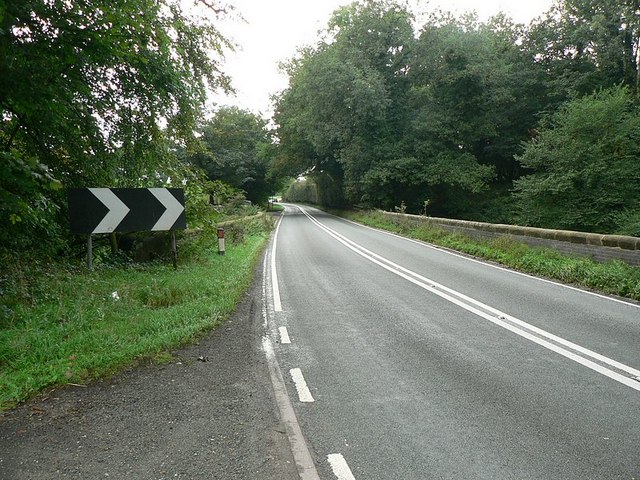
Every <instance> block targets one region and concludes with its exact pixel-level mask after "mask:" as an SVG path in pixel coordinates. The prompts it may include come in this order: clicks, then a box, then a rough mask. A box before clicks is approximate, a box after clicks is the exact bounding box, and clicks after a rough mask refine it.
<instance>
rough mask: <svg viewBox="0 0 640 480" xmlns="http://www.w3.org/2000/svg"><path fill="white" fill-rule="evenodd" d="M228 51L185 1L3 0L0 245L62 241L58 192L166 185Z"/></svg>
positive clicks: (221, 82) (220, 83) (220, 80)
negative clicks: (175, 150)
mask: <svg viewBox="0 0 640 480" xmlns="http://www.w3.org/2000/svg"><path fill="white" fill-rule="evenodd" d="M227 45H228V42H227V41H226V40H225V39H224V38H223V37H222V36H221V35H220V34H219V33H218V31H217V30H216V29H215V27H214V26H213V25H212V24H211V23H210V22H204V21H200V20H197V19H195V18H191V17H188V16H186V15H185V14H184V13H183V11H182V10H181V7H180V4H179V2H178V1H177V0H128V1H127V2H119V3H118V4H117V6H116V5H114V3H113V2H111V1H107V0H68V1H64V2H62V1H60V2H58V1H45V0H8V1H5V2H2V4H0V72H1V74H0V155H1V157H2V166H0V172H2V175H0V198H1V199H2V203H1V204H0V215H1V218H0V222H1V224H0V232H2V233H0V243H2V244H3V245H5V246H7V245H9V246H11V245H14V246H16V245H18V244H21V245H26V244H29V243H34V242H31V241H30V240H33V239H37V242H35V243H38V242H41V238H42V237H44V238H49V237H57V233H56V232H54V231H53V228H54V227H55V226H56V225H58V224H59V223H60V219H59V218H56V216H55V214H56V212H57V211H59V210H60V209H63V208H64V204H65V202H64V198H63V196H62V195H61V192H60V189H59V188H60V186H64V187H74V186H95V185H99V186H118V185H129V186H135V185H136V184H141V183H151V184H155V183H158V181H159V179H158V178H157V175H160V176H163V177H164V178H165V179H166V177H167V174H166V169H167V168H166V167H168V166H171V165H174V166H175V162H176V157H175V155H172V154H171V153H170V152H169V147H170V146H172V145H175V144H176V143H182V144H186V143H191V141H192V136H193V133H192V132H193V129H194V127H195V125H196V120H197V119H198V117H199V115H200V109H201V106H202V104H203V102H204V99H205V91H206V88H209V87H210V88H218V87H222V88H226V87H227V80H226V78H225V77H224V76H223V75H222V74H221V73H220V71H219V64H220V60H221V54H222V51H223V49H224V48H225V46H227ZM163 124H166V128H164V127H163V126H161V125H163ZM145 176H146V179H145ZM52 187H55V188H58V191H53V190H52ZM42 229H44V231H43V230H42ZM43 233H45V234H44V235H43Z"/></svg>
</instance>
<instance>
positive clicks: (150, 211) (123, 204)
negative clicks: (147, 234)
mask: <svg viewBox="0 0 640 480" xmlns="http://www.w3.org/2000/svg"><path fill="white" fill-rule="evenodd" d="M68 200H69V221H70V226H71V231H72V232H73V233H86V234H88V240H87V242H88V243H87V249H88V255H87V262H88V266H89V269H91V268H92V265H91V250H92V244H91V235H92V234H94V233H113V232H142V231H149V230H151V231H167V230H170V231H172V238H171V240H172V242H171V243H172V247H173V251H174V266H175V265H176V251H175V233H174V232H173V231H174V230H178V229H184V228H186V227H187V221H186V216H185V209H184V205H185V203H184V190H182V189H181V188H73V189H70V190H69V191H68Z"/></svg>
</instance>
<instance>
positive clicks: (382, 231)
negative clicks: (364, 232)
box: [336, 217, 640, 308]
mask: <svg viewBox="0 0 640 480" xmlns="http://www.w3.org/2000/svg"><path fill="white" fill-rule="evenodd" d="M336 218H340V219H341V220H344V221H345V222H348V223H351V224H353V225H357V226H358V227H362V228H366V229H368V230H373V231H375V232H379V233H382V234H384V235H389V236H390V237H396V238H400V239H402V240H405V241H407V242H411V243H415V244H418V245H421V246H423V247H427V248H430V249H432V250H438V251H439V252H442V253H446V254H447V255H451V256H453V257H458V258H462V259H464V260H469V261H470V262H474V263H479V264H481V265H484V266H486V267H491V268H495V269H497V270H502V271H503V272H509V273H512V274H514V275H520V276H521V277H527V278H531V279H533V280H537V281H539V282H543V283H549V284H551V285H556V286H558V287H563V288H567V289H569V290H573V291H576V292H580V293H584V294H586V295H591V296H592V297H598V298H602V299H604V300H609V301H611V302H616V303H621V304H623V305H627V306H629V307H634V308H640V304H637V303H631V302H629V301H626V300H622V299H619V298H614V297H609V296H607V295H603V294H601V293H596V292H590V291H589V290H584V289H582V288H579V287H574V286H573V285H567V284H565V283H560V282H555V281H553V280H549V279H547V278H541V277H536V276H534V275H531V274H529V273H524V272H519V271H517V270H512V269H510V268H508V267H502V266H500V265H495V264H493V263H488V262H485V261H482V260H478V259H477V258H473V257H469V256H466V255H462V254H460V253H457V252H454V251H451V250H449V249H447V248H446V247H439V246H437V245H432V244H430V243H427V242H424V241H422V240H416V239H415V238H409V237H403V236H402V235H398V234H397V233H393V232H388V231H387V230H382V229H381V228H375V227H370V226H369V225H363V224H362V223H358V222H354V221H353V220H349V219H346V218H342V217H336Z"/></svg>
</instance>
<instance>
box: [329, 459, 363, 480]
mask: <svg viewBox="0 0 640 480" xmlns="http://www.w3.org/2000/svg"><path fill="white" fill-rule="evenodd" d="M327 460H328V461H329V465H331V470H333V473H334V475H335V476H336V477H337V478H338V480H356V477H354V476H353V473H351V469H350V468H349V465H347V461H346V460H345V459H344V457H343V456H342V455H341V454H339V453H332V454H331V455H327Z"/></svg>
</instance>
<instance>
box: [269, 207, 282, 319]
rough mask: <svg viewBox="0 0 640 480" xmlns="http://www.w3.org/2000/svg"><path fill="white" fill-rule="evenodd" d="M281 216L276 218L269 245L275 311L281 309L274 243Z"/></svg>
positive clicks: (276, 242) (275, 243)
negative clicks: (271, 242) (271, 241)
mask: <svg viewBox="0 0 640 480" xmlns="http://www.w3.org/2000/svg"><path fill="white" fill-rule="evenodd" d="M282 218H283V217H280V219H279V220H278V225H277V226H276V231H275V233H274V234H273V244H272V247H271V287H272V289H273V309H274V310H275V311H276V312H281V311H282V303H281V302H280V288H279V287H278V272H277V271H276V245H277V244H278V232H279V231H280V224H282Z"/></svg>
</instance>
